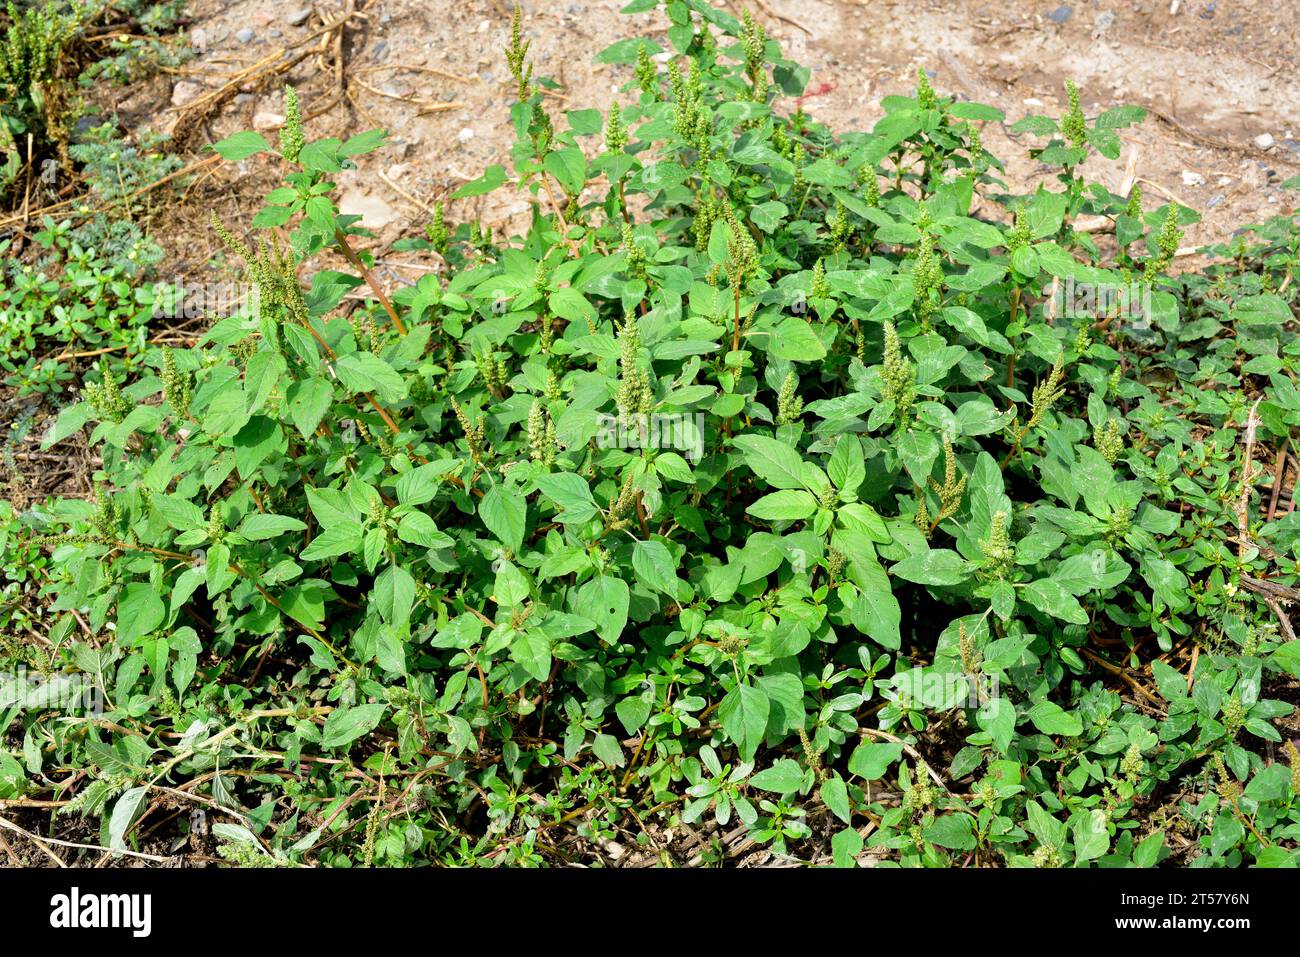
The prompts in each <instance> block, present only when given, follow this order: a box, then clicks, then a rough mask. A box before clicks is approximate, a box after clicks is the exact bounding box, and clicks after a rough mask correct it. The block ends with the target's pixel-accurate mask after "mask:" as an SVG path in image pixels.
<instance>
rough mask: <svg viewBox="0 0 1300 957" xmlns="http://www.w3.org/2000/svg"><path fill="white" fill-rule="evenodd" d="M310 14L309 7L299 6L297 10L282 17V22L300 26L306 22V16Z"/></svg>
mask: <svg viewBox="0 0 1300 957" xmlns="http://www.w3.org/2000/svg"><path fill="white" fill-rule="evenodd" d="M310 16H311V7H299V8H298V9H297V10H293V11H291V12H290V13H289V15H288V16H286V17H285V18H284V22H285V23H287V24H288V25H289V26H291V27H300V26H302V25H303V24H304V23H306V22H307V18H308V17H310Z"/></svg>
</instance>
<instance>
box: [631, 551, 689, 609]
mask: <svg viewBox="0 0 1300 957" xmlns="http://www.w3.org/2000/svg"><path fill="white" fill-rule="evenodd" d="M632 569H633V570H634V571H635V572H636V577H637V580H638V581H639V582H641V584H643V585H645V586H646V587H647V588H650V589H653V590H654V591H657V592H662V593H663V594H665V595H667V596H669V597H670V598H672V597H675V596H676V595H677V587H678V585H679V580H678V578H677V563H676V562H675V561H673V556H672V553H671V552H670V551H668V546H667V545H665V544H664V543H663V542H661V541H659V540H657V539H650V540H649V541H644V542H637V543H635V544H634V545H633V546H632Z"/></svg>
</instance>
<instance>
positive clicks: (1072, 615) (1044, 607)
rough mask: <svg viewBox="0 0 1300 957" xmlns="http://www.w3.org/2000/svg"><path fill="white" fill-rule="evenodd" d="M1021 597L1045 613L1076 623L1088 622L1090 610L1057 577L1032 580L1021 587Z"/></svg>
mask: <svg viewBox="0 0 1300 957" xmlns="http://www.w3.org/2000/svg"><path fill="white" fill-rule="evenodd" d="M1020 597H1021V598H1024V599H1025V600H1026V601H1028V602H1029V604H1031V605H1033V606H1034V607H1035V608H1037V609H1038V610H1039V611H1041V612H1042V613H1043V614H1045V615H1051V616H1052V617H1053V618H1059V619H1061V621H1068V622H1070V623H1072V624H1075V625H1086V624H1087V623H1088V612H1087V611H1085V610H1084V607H1083V606H1082V605H1080V604H1079V600H1078V599H1077V598H1075V597H1074V596H1073V595H1071V594H1070V593H1069V592H1068V591H1067V590H1066V589H1065V587H1064V586H1062V585H1061V583H1060V582H1058V581H1056V580H1055V579H1052V578H1043V579H1040V580H1039V581H1036V582H1030V583H1029V584H1027V585H1025V586H1024V587H1023V588H1021V589H1020Z"/></svg>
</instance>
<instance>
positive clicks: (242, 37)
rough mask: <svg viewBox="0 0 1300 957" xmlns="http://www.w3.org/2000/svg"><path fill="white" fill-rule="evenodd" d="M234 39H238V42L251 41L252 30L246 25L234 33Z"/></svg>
mask: <svg viewBox="0 0 1300 957" xmlns="http://www.w3.org/2000/svg"><path fill="white" fill-rule="evenodd" d="M235 39H236V40H238V41H239V42H240V43H252V42H253V31H252V30H251V29H249V28H248V27H244V29H242V30H240V31H239V32H238V33H236V34H235Z"/></svg>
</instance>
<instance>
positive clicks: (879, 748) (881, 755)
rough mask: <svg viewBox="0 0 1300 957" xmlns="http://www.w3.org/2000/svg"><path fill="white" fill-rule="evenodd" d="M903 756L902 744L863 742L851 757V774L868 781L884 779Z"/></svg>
mask: <svg viewBox="0 0 1300 957" xmlns="http://www.w3.org/2000/svg"><path fill="white" fill-rule="evenodd" d="M902 754H903V746H902V745H901V744H892V743H885V742H878V741H863V742H862V743H861V744H859V745H858V746H857V747H856V748H854V749H853V753H852V754H851V755H849V773H851V774H856V775H857V776H858V777H860V778H863V779H865V780H867V781H877V780H879V779H880V778H883V777H884V776H885V775H886V774H887V773H888V772H889V769H890V768H891V767H893V766H894V763H895V762H897V761H898V759H899V758H900V757H901V756H902Z"/></svg>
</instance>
